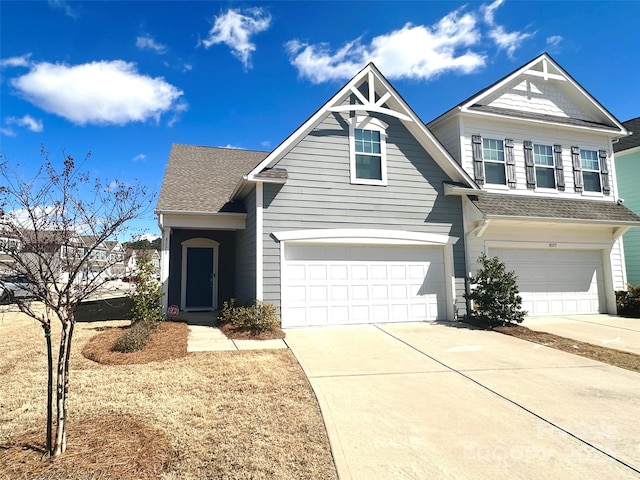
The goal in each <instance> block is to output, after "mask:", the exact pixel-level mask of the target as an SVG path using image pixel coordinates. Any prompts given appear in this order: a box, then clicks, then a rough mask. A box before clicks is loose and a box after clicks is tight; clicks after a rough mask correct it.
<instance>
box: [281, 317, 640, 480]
mask: <svg viewBox="0 0 640 480" xmlns="http://www.w3.org/2000/svg"><path fill="white" fill-rule="evenodd" d="M286 342H287V344H288V345H289V347H290V348H291V350H292V351H293V353H294V354H295V355H296V357H297V358H298V360H299V361H300V363H301V365H302V366H303V368H304V370H305V372H306V374H307V376H308V377H309V380H310V382H311V385H312V386H313V389H314V391H315V392H316V395H317V398H318V401H319V403H320V408H321V410H322V413H323V417H324V419H325V423H326V425H327V431H328V433H329V440H330V443H331V448H332V452H333V455H334V458H335V461H336V466H337V468H338V473H339V476H340V478H341V479H342V480H348V479H371V478H375V479H396V478H411V479H425V478H438V479H442V478H451V479H479V478H491V479H513V478H518V479H535V480H538V479H540V478H562V479H573V478H575V479H584V478H616V479H626V478H629V479H631V478H639V476H640V442H639V440H638V439H639V437H638V432H640V401H639V399H638V392H640V375H639V374H637V373H634V372H631V371H627V370H623V369H620V368H616V367H612V366H609V365H605V364H602V363H599V362H595V361H592V360H589V359H585V358H582V357H579V356H577V355H571V354H568V353H564V352H560V351H558V350H554V349H551V348H547V347H543V346H540V345H534V344H532V343H529V342H525V341H522V340H519V339H517V338H513V337H508V336H506V335H501V334H498V333H495V332H488V331H481V330H473V329H468V328H461V327H460V326H459V325H458V324H449V325H434V324H423V323H418V324H387V325H378V326H376V325H362V326H345V327H327V328H315V329H313V328H305V329H289V330H287V339H286Z"/></svg>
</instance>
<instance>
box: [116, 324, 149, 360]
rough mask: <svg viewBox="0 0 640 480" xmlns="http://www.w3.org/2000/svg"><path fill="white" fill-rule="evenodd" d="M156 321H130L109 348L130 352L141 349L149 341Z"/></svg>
mask: <svg viewBox="0 0 640 480" xmlns="http://www.w3.org/2000/svg"><path fill="white" fill-rule="evenodd" d="M157 326H158V322H153V321H140V322H135V323H132V324H131V326H130V327H129V328H127V329H126V330H125V331H124V332H123V333H122V335H120V337H119V338H118V340H116V343H114V345H113V347H112V348H111V350H113V351H114V352H122V353H131V352H137V351H139V350H142V349H143V348H144V346H145V345H146V344H147V342H148V341H149V337H150V336H151V334H152V333H153V332H154V330H155V329H156V327H157Z"/></svg>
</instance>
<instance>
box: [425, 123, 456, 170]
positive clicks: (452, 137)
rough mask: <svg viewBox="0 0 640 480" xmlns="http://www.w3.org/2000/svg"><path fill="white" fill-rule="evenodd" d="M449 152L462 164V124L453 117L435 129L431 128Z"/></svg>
mask: <svg viewBox="0 0 640 480" xmlns="http://www.w3.org/2000/svg"><path fill="white" fill-rule="evenodd" d="M429 128H430V129H431V132H432V133H433V134H434V135H435V136H436V138H437V139H438V141H439V142H440V143H441V144H442V146H443V147H444V148H446V149H447V152H449V154H450V155H451V156H452V157H453V158H454V159H455V161H456V162H458V163H459V164H460V162H461V159H460V124H459V121H458V118H457V117H455V116H454V117H451V118H448V119H447V120H445V121H443V122H442V123H440V124H438V125H437V126H434V127H429Z"/></svg>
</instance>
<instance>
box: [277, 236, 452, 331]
mask: <svg viewBox="0 0 640 480" xmlns="http://www.w3.org/2000/svg"><path fill="white" fill-rule="evenodd" d="M284 252H285V259H284V265H283V268H282V275H283V280H282V289H283V291H282V324H283V326H285V327H293V326H302V325H329V324H350V323H371V322H406V321H424V320H436V319H439V318H444V317H445V316H446V300H445V282H444V264H443V249H442V247H424V246H420V247H414V246H370V245H300V244H297V245H296V244H289V245H286V248H285V250H284Z"/></svg>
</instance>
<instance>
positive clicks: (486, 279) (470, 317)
mask: <svg viewBox="0 0 640 480" xmlns="http://www.w3.org/2000/svg"><path fill="white" fill-rule="evenodd" d="M478 263H480V264H482V267H481V268H480V269H479V270H478V271H477V272H476V274H475V276H471V277H469V278H468V280H469V283H470V284H471V285H472V287H473V290H472V291H471V292H469V293H465V294H464V297H465V298H466V299H467V300H470V301H471V302H472V308H471V311H470V312H468V313H467V315H466V317H465V320H467V321H468V322H469V323H471V324H473V325H478V326H483V327H485V326H486V327H489V328H492V327H497V326H502V325H509V324H512V323H513V322H517V323H522V321H523V320H524V317H525V315H526V314H527V312H526V311H524V310H522V297H521V296H520V295H518V285H517V283H516V280H517V277H516V274H515V272H507V270H506V267H505V265H504V263H502V262H501V261H500V259H499V258H498V257H493V258H488V257H487V256H486V255H485V254H484V253H483V254H482V255H481V256H480V258H478Z"/></svg>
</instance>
